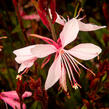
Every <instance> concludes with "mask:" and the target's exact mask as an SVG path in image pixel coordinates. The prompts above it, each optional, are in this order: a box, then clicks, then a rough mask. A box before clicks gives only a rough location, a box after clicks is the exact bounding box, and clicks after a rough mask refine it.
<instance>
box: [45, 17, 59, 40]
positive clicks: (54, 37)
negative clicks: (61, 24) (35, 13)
mask: <svg viewBox="0 0 109 109" xmlns="http://www.w3.org/2000/svg"><path fill="white" fill-rule="evenodd" d="M47 19H48V22H49V26H50V30H51V33H52V38H53V40H54V41H56V40H57V38H56V33H55V28H54V24H52V20H51V18H50V17H49V16H47Z"/></svg>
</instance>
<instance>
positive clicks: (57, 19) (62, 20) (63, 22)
mask: <svg viewBox="0 0 109 109" xmlns="http://www.w3.org/2000/svg"><path fill="white" fill-rule="evenodd" d="M48 10H49V15H50V18H51V19H52V14H51V9H48ZM56 15H57V18H56V21H55V22H56V23H59V24H60V25H63V26H64V24H65V22H66V20H65V19H64V17H63V18H61V17H60V16H59V14H58V13H57V12H56Z"/></svg>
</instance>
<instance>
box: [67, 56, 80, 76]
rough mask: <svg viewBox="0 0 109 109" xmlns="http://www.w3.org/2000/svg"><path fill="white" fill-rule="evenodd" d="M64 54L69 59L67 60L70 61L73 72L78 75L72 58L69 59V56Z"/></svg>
mask: <svg viewBox="0 0 109 109" xmlns="http://www.w3.org/2000/svg"><path fill="white" fill-rule="evenodd" d="M65 55H66V57H67V58H68V59H69V61H70V63H71V65H72V66H73V68H74V70H75V72H76V73H77V74H78V75H79V76H80V74H79V72H78V71H77V69H76V67H75V64H74V62H73V60H71V58H70V57H69V56H68V55H67V54H65Z"/></svg>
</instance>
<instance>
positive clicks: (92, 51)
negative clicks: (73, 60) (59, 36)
mask: <svg viewBox="0 0 109 109" xmlns="http://www.w3.org/2000/svg"><path fill="white" fill-rule="evenodd" d="M101 51H102V50H101V48H100V47H98V46H96V45H94V44H91V43H83V44H79V45H77V46H75V47H73V48H72V49H70V50H68V51H67V52H68V53H70V54H71V55H73V56H75V57H77V58H79V59H82V60H90V59H93V58H94V57H96V56H98V55H99V54H100V53H101Z"/></svg>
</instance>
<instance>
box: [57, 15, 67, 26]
mask: <svg viewBox="0 0 109 109" xmlns="http://www.w3.org/2000/svg"><path fill="white" fill-rule="evenodd" d="M56 14H57V19H56V23H59V24H60V25H63V26H64V24H65V22H66V20H65V19H64V17H63V18H61V17H60V16H59V14H58V13H56Z"/></svg>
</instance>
